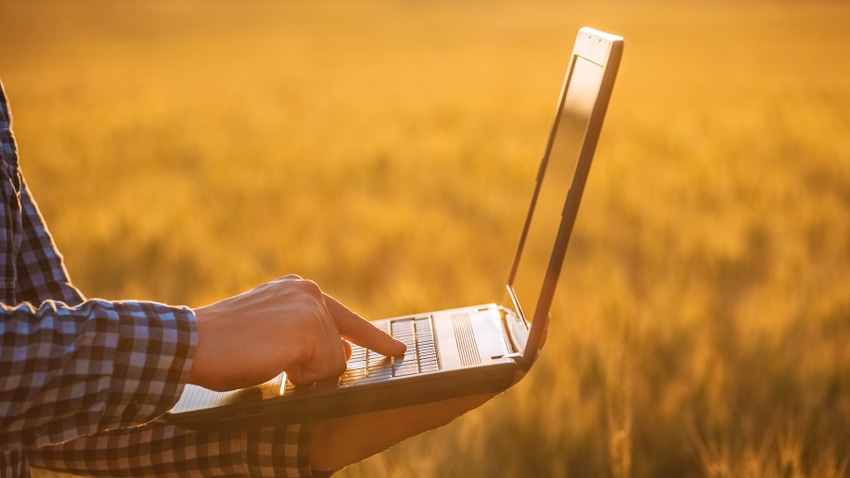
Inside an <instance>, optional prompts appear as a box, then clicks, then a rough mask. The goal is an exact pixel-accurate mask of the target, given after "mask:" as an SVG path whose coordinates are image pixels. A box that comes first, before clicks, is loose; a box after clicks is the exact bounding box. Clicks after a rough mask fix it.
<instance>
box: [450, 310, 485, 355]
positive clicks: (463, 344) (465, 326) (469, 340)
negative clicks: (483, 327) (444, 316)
mask: <svg viewBox="0 0 850 478" xmlns="http://www.w3.org/2000/svg"><path fill="white" fill-rule="evenodd" d="M452 326H453V328H454V332H455V341H456V342H457V350H458V352H459V353H460V363H461V364H462V365H463V366H469V365H478V364H480V363H481V356H480V355H478V347H477V346H476V345H475V334H474V333H473V332H472V321H470V320H469V314H455V315H453V316H452Z"/></svg>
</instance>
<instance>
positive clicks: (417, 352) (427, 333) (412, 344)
mask: <svg viewBox="0 0 850 478" xmlns="http://www.w3.org/2000/svg"><path fill="white" fill-rule="evenodd" d="M381 329H383V331H384V332H387V333H389V334H390V335H392V336H393V337H395V338H397V339H398V340H400V341H402V342H404V344H405V345H407V352H406V353H405V354H404V356H403V357H385V356H383V355H381V354H379V353H377V352H375V351H373V350H369V349H367V348H364V347H360V346H359V345H354V344H352V353H351V358H350V359H349V360H348V369H347V370H346V371H345V373H344V374H343V375H342V377H340V380H339V384H340V385H343V386H344V385H349V384H352V383H354V382H371V381H378V380H386V379H388V378H392V377H403V376H405V375H413V374H417V373H423V372H433V371H436V370H439V368H440V364H439V359H438V358H437V348H436V342H435V340H434V324H433V321H432V319H431V317H430V316H422V317H405V318H401V319H394V320H391V321H389V322H384V323H382V324H381Z"/></svg>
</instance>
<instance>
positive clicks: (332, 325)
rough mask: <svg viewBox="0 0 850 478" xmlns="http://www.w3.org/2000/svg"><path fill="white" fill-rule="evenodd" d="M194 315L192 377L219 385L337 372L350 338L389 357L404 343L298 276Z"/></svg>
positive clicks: (304, 379)
mask: <svg viewBox="0 0 850 478" xmlns="http://www.w3.org/2000/svg"><path fill="white" fill-rule="evenodd" d="M195 316H196V318H197V323H198V345H197V347H196V349H195V356H194V361H193V364H192V369H191V371H190V372H189V382H190V383H194V384H196V385H200V386H202V387H205V388H209V389H211V390H216V391H225V390H233V389H237V388H242V387H247V386H251V385H256V384H258V383H262V382H264V381H266V380H269V379H271V378H273V377H274V376H276V375H278V374H279V373H280V372H281V371H285V372H286V373H287V376H288V377H289V379H290V380H291V381H292V382H293V383H295V384H303V383H312V382H317V381H322V380H327V379H332V378H337V377H339V375H341V374H342V373H343V372H344V371H345V365H346V360H347V359H348V357H349V355H350V353H351V346H350V345H349V344H348V343H347V342H345V340H349V341H351V342H353V343H356V344H358V345H361V346H363V347H367V348H369V349H372V350H374V351H376V352H378V353H380V354H383V355H386V356H397V355H402V354H404V351H405V348H406V347H405V345H404V344H403V343H402V342H400V341H398V340H396V339H394V338H392V337H390V336H389V335H387V334H386V333H384V332H383V331H382V330H380V329H378V328H377V327H375V326H373V325H372V324H371V323H369V322H368V321H367V320H365V319H363V318H362V317H360V316H359V315H357V314H355V313H354V312H352V311H351V310H349V309H348V308H346V307H345V306H344V305H342V304H341V303H339V302H338V301H336V300H335V299H333V298H332V297H330V296H328V295H326V294H324V293H322V291H321V290H320V289H319V287H318V286H317V285H316V284H315V283H313V282H311V281H307V280H303V279H301V278H300V277H298V276H286V277H283V278H281V279H278V280H275V281H272V282H269V283H266V284H263V285H260V286H258V287H255V288H254V289H251V290H249V291H247V292H244V293H242V294H239V295H236V296H234V297H230V298H228V299H224V300H222V301H219V302H216V303H214V304H211V305H208V306H205V307H201V308H198V309H195ZM344 339H345V340H344ZM237 357H238V359H237Z"/></svg>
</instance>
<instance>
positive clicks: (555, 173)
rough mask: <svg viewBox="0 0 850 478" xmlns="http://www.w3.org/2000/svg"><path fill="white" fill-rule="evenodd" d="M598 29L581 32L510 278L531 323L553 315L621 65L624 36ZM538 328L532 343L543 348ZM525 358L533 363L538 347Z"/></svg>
mask: <svg viewBox="0 0 850 478" xmlns="http://www.w3.org/2000/svg"><path fill="white" fill-rule="evenodd" d="M597 33H598V32H595V31H590V29H587V30H585V29H583V30H582V31H581V32H580V34H579V38H578V40H577V43H576V50H575V51H574V55H573V58H572V63H571V65H570V69H569V70H568V76H567V78H566V79H565V80H564V89H563V90H562V93H561V98H560V102H559V104H558V110H557V114H556V115H555V121H554V124H553V127H552V132H551V134H550V137H549V143H548V144H547V148H546V154H545V156H544V159H543V161H541V166H540V171H539V172H538V177H537V183H536V189H535V192H534V196H533V198H532V203H531V211H532V212H531V213H529V215H528V217H527V218H526V224H525V228H524V230H523V235H522V236H521V239H520V244H519V247H518V251H517V255H516V257H515V259H514V264H513V269H512V270H511V275H510V277H509V280H508V290H509V292H510V293H511V296H512V299H513V302H514V306H515V307H516V309H517V312H518V313H520V314H521V315H522V316H523V317H524V318H525V319H526V320H529V321H532V320H534V319H539V318H540V317H541V316H542V317H547V314H548V311H549V306H550V304H551V300H552V295H553V294H554V288H555V284H556V282H557V276H558V275H559V273H560V270H561V264H562V262H563V258H564V254H565V252H566V246H567V241H568V240H569V236H570V233H571V232H572V227H573V224H574V222H575V215H576V213H577V211H578V204H579V202H580V199H581V194H582V193H583V190H584V184H585V180H586V178H587V174H588V172H589V168H590V161H591V159H592V157H593V153H594V150H595V147H596V142H597V139H598V134H599V130H600V129H601V124H602V118H603V117H604V113H605V109H606V108H607V105H608V97H609V95H610V91H611V88H612V86H613V77H614V75H616V70H617V66H618V65H619V55H620V52H621V42H622V39H621V38H619V37H616V38H611V37H608V38H601V37H599V36H597ZM585 52H586V53H587V54H585ZM606 67H607V68H608V70H610V71H607V72H606ZM605 80H607V81H605ZM603 82H604V85H603ZM603 86H604V88H603ZM600 91H602V95H600ZM580 159H581V160H580ZM571 189H572V191H570V190H571ZM568 196H569V198H568ZM562 214H563V215H564V220H563V221H562ZM559 231H560V237H559ZM544 320H546V319H544ZM534 329H535V328H532V331H531V334H530V336H529V339H528V340H529V343H528V345H529V346H532V347H535V348H538V349H539V340H540V334H541V331H540V328H537V330H534ZM529 352H530V353H529ZM524 356H525V357H526V358H529V359H530V360H532V361H533V360H534V358H535V357H536V351H530V350H526V353H525V354H524Z"/></svg>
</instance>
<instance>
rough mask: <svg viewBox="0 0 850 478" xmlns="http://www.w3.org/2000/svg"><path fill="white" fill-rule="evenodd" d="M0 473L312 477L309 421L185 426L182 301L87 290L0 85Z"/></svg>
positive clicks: (188, 326) (186, 339) (189, 327)
mask: <svg viewBox="0 0 850 478" xmlns="http://www.w3.org/2000/svg"><path fill="white" fill-rule="evenodd" d="M0 202H2V209H3V219H2V222H0V301H2V303H0V312H2V317H1V318H0V337H2V342H0V476H2V477H4V478H11V477H26V476H29V465H32V466H36V467H39V468H49V469H53V470H59V471H65V472H70V473H76V474H83V475H107V476H157V477H160V476H187V475H192V476H222V475H225V476H245V475H250V476H310V470H309V466H308V464H307V463H308V458H307V455H306V453H307V451H308V448H309V447H308V446H306V441H307V440H308V439H309V431H308V430H307V427H301V426H297V425H296V426H288V427H269V428H263V429H257V430H249V431H245V432H239V433H199V432H193V431H188V430H183V429H180V428H177V427H174V426H172V425H169V424H166V423H164V422H161V421H158V420H157V417H159V416H160V415H162V414H163V413H165V412H166V411H167V410H168V409H169V408H171V406H173V404H174V403H175V402H176V401H177V398H178V397H179V396H180V393H181V391H182V389H183V384H184V383H185V381H186V377H187V375H188V370H189V368H190V366H191V357H192V354H193V351H194V346H195V343H196V341H197V330H196V326H195V316H194V314H193V313H192V311H191V310H190V309H189V308H186V307H171V306H166V305H163V304H157V303H152V302H130V301H122V302H109V301H103V300H86V299H85V298H84V297H83V296H82V294H81V293H80V292H79V291H78V290H77V289H76V288H74V286H72V285H71V283H70V281H69V280H68V275H67V273H66V271H65V268H64V266H63V264H62V257H61V256H60V254H59V252H58V251H57V250H56V248H55V246H54V244H53V241H52V239H51V237H50V235H49V234H48V232H47V229H46V227H45V226H44V223H43V221H42V218H41V215H40V214H39V212H38V209H37V207H36V205H35V202H33V200H32V198H31V196H30V193H29V191H28V189H27V185H26V183H25V182H24V179H23V176H21V173H20V171H19V169H18V156H17V149H16V146H15V142H14V138H13V137H12V131H11V115H10V113H9V109H8V107H7V104H6V98H5V93H4V92H3V88H2V84H0Z"/></svg>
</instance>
